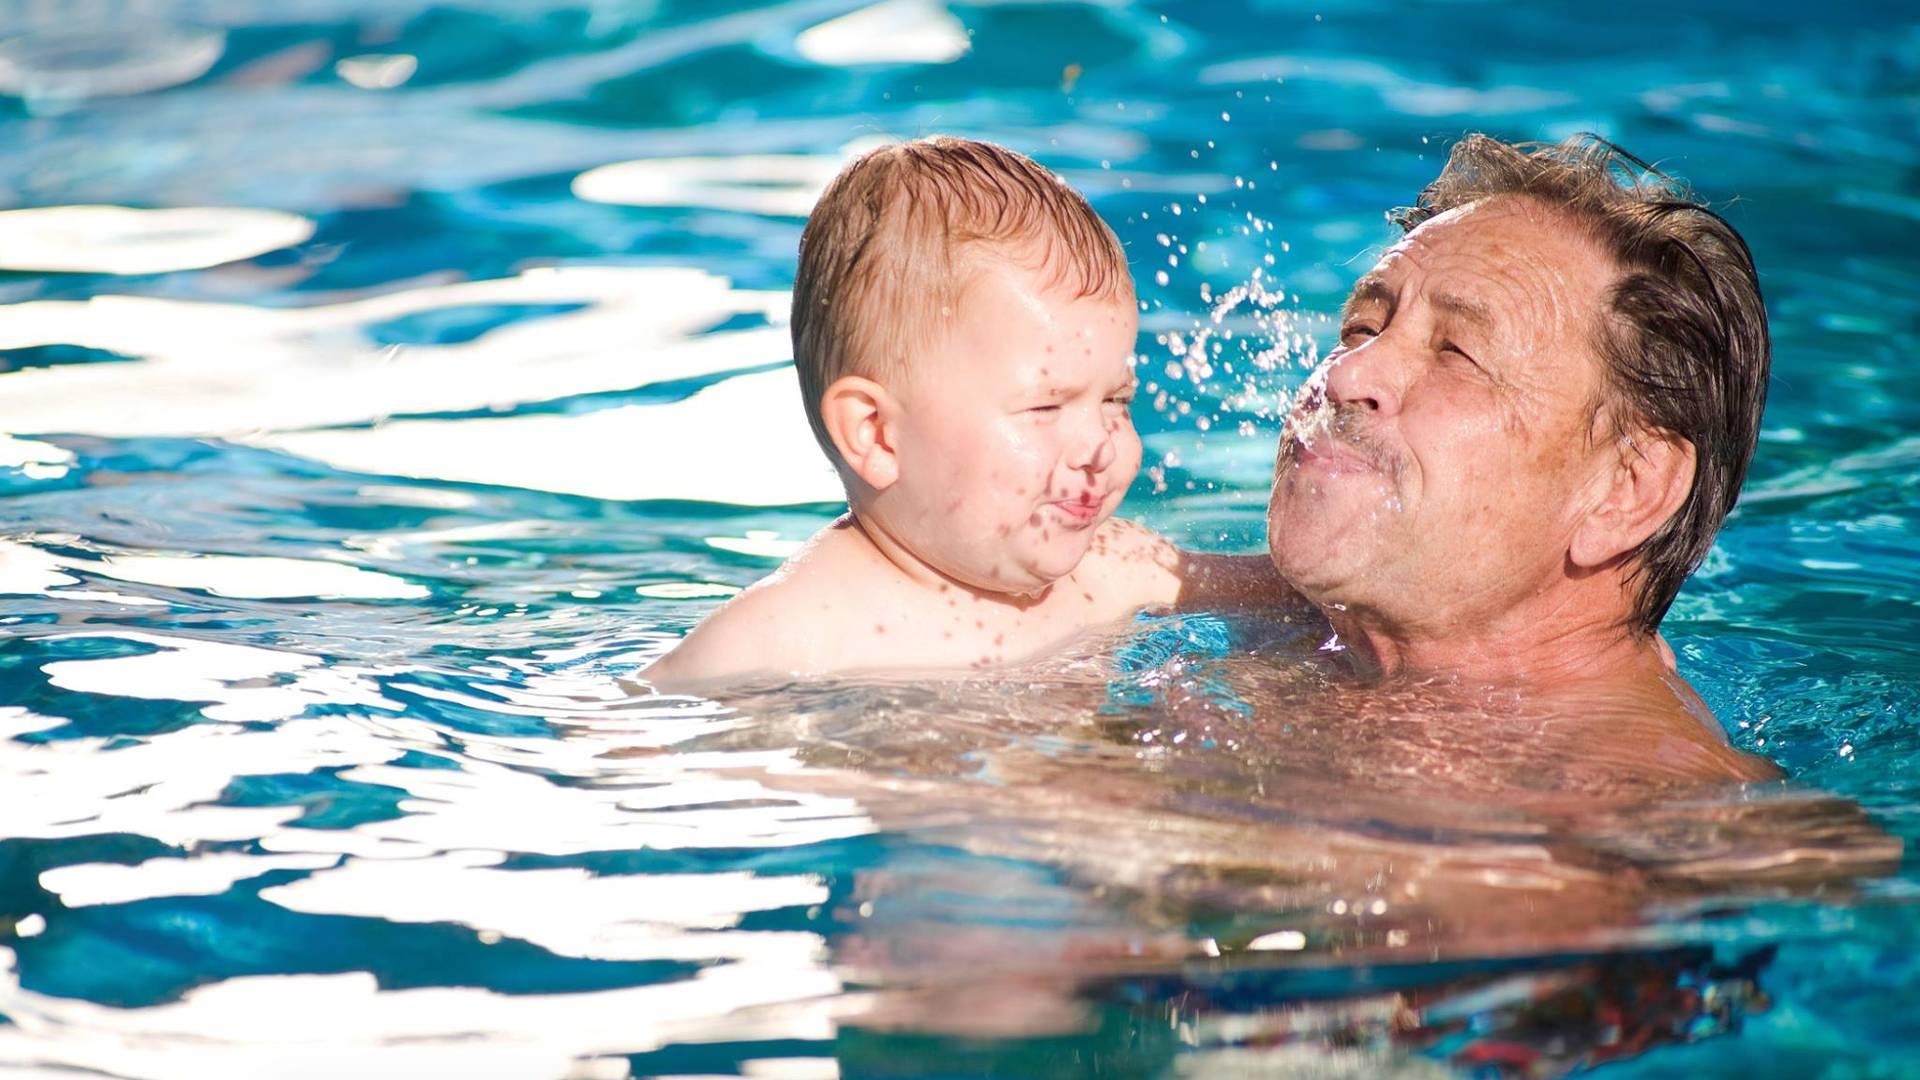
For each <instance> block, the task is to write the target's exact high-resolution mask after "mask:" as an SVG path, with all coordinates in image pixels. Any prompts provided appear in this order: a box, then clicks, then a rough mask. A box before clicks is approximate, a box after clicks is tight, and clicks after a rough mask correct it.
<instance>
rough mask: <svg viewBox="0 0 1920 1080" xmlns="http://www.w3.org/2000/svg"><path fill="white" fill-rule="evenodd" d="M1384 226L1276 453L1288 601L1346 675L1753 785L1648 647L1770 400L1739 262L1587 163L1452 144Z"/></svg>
mask: <svg viewBox="0 0 1920 1080" xmlns="http://www.w3.org/2000/svg"><path fill="white" fill-rule="evenodd" d="M1398 220H1399V222H1400V224H1401V225H1402V227H1403V228H1404V229H1406V230H1407V231H1406V235H1405V237H1404V238H1403V239H1402V240H1401V241H1400V242H1399V243H1398V244H1396V245H1395V246H1393V247H1392V248H1391V249H1389V250H1388V251H1387V252H1386V254H1385V255H1383V256H1382V257H1381V258H1380V260H1379V262H1378V263H1377V264H1376V265H1375V266H1374V267H1373V268H1372V270H1370V271H1369V272H1368V273H1367V274H1366V275H1365V276H1363V277H1362V278H1361V279H1360V281H1359V282H1358V283H1357V284H1356V285H1355V286H1354V288H1353V291H1352V295H1351V296H1350V298H1349V299H1348V301H1347V304H1346V307H1345V310H1344V311H1343V312H1342V315H1341V325H1340V342H1339V346H1338V347H1337V348H1336V349H1334V350H1333V351H1332V352H1331V353H1330V354H1329V355H1328V356H1327V358H1326V361H1325V362H1324V363H1323V364H1322V365H1321V366H1320V368H1319V370H1317V371H1316V372H1315V374H1314V375H1313V377H1312V378H1311V379H1310V380H1309V381H1308V383H1307V385H1306V386H1305V387H1304V388H1303V390H1302V392H1301V394H1300V395H1299V397H1298V398H1297V400H1296V403H1295V409H1294V413H1293V416H1292V418H1291V422H1290V423H1289V425H1288V431H1287V434H1286V436H1285V437H1284V439H1283V441H1282V444H1281V448H1280V453H1279V460H1278V463H1277V467H1276V470H1275V474H1274V486H1273V495H1272V500H1271V502H1270V504H1269V509H1268V540H1269V545H1270V548H1271V551H1272V555H1273V562H1274V565H1275V566H1276V567H1277V568H1278V570H1279V572H1280V574H1281V576H1282V577H1283V578H1284V579H1285V581H1286V582H1287V583H1288V585H1290V586H1291V587H1292V589H1294V590H1297V591H1298V593H1299V594H1300V595H1301V596H1302V597H1304V598H1305V599H1306V600H1307V601H1308V602H1310V603H1311V604H1313V605H1314V606H1315V607H1317V608H1318V609H1319V610H1320V611H1321V612H1323V613H1324V614H1325V616H1326V618H1327V619H1328V621H1329V622H1330V623H1331V624H1332V626H1333V628H1334V630H1335V631H1336V633H1337V634H1338V636H1339V639H1340V641H1341V642H1342V643H1344V644H1345V645H1346V646H1347V648H1348V649H1349V650H1350V654H1351V655H1352V656H1353V657H1354V658H1355V660H1356V662H1357V663H1358V665H1359V666H1360V667H1361V668H1362V669H1363V671H1364V672H1367V673H1371V674H1375V675H1378V676H1382V677H1393V676H1397V675H1402V674H1420V673H1435V672H1439V673H1446V674H1448V675H1450V676H1452V677H1454V678H1455V679H1457V680H1461V681H1464V682H1465V683H1473V684H1480V685H1488V684H1499V685H1519V686H1522V687H1525V688H1526V689H1527V692H1529V693H1531V694H1532V695H1534V696H1535V697H1538V698H1540V699H1542V700H1560V701H1564V702H1568V703H1572V702H1575V701H1578V702H1583V703H1585V704H1583V705H1582V706H1581V707H1582V708H1589V707H1591V706H1594V705H1596V704H1597V703H1604V706H1605V707H1604V708H1601V709H1600V712H1603V713H1604V714H1606V716H1608V717H1610V718H1616V719H1618V720H1619V721H1620V722H1621V723H1624V724H1628V725H1630V726H1629V727H1626V728H1623V729H1619V730H1617V731H1616V732H1615V734H1616V735H1618V736H1621V737H1622V738H1623V739H1625V740H1627V741H1633V740H1635V739H1639V740H1640V741H1641V745H1640V746H1639V748H1638V750H1639V751H1641V752H1653V751H1655V750H1660V751H1662V753H1663V754H1664V757H1665V759H1666V760H1667V763H1668V765H1669V766H1670V770H1669V771H1671V772H1673V773H1677V774H1681V775H1697V776H1719V775H1724V776H1751V775H1760V774H1763V773H1764V767H1763V766H1761V765H1760V764H1759V763H1757V762H1755V761H1754V760H1753V759H1748V758H1745V757H1744V756H1742V755H1736V754H1734V753H1732V752H1731V751H1729V750H1727V749H1726V747H1725V744H1724V740H1723V739H1722V737H1721V735H1720V732H1719V729H1718V727H1717V725H1715V724H1713V722H1712V718H1711V716H1710V714H1708V712H1707V710H1706V709H1705V707H1704V706H1703V705H1702V704H1701V702H1700V700H1699V698H1698V697H1697V696H1696V695H1695V694H1694V693H1693V691H1692V689H1691V688H1690V687H1688V686H1687V685H1686V683H1685V682H1684V681H1683V680H1681V679H1680V678H1679V677H1678V676H1677V675H1676V674H1674V672H1673V671H1672V667H1671V663H1670V654H1667V653H1666V652H1665V648H1664V645H1663V644H1662V643H1661V641H1660V639H1659V637H1658V634H1657V630H1658V627H1659V625H1660V620H1661V618H1662V616H1664V615H1665V613H1666V611H1667V609H1668V607H1669V606H1670V605H1671V604H1672V603H1673V599H1674V596H1675V594H1676V593H1677V592H1678V591H1679V588H1680V585H1681V583H1682V582H1683V581H1684V580H1685V579H1686V577H1687V576H1688V575H1689V574H1690V573H1692V571H1693V570H1694V568H1695V567H1697V566H1698V565H1699V563H1700V561H1701V559H1702V558H1704V557H1705V555H1706V553H1707V550H1708V548H1709V547H1710V546H1711V545H1712V543H1713V538H1714V534H1715V533H1716V532H1717V531H1718V529H1719V527H1720V523H1721V522H1722V521H1723V520H1724V519H1725V518H1726V516H1727V513H1728V512H1729V511H1730V510H1731V509H1732V508H1733V504H1734V501H1735V498H1736V496H1737V495H1738V493H1739V490H1740V485H1741V482H1742V480H1743V479H1744V477H1745V474H1746V470H1747V463H1748V461H1749V460H1750V458H1751V457H1752V453H1753V448H1754V441H1755V437H1756V433H1757V431H1758V428H1759V422H1760V413H1761V409H1762V407H1763V405H1764V402H1765V399H1766V386H1767V369H1768V354H1769V346H1768V337H1767V323H1766V313H1765V309H1764V308H1763V306H1762V304H1761V299H1760V291H1759V285H1758V281H1757V279H1756V277H1755V274H1754V268H1753V261H1752V257H1751V255H1750V254H1749V253H1748V250H1747V247H1746V245H1745V243H1744V242H1742V240H1741V239H1740V237H1739V235H1738V234H1737V233H1736V232H1735V231H1734V230H1733V228H1732V227H1731V226H1730V225H1728V224H1727V223H1726V222H1725V221H1724V220H1722V219H1721V218H1720V217H1719V216H1718V215H1716V214H1714V213H1713V212H1712V211H1710V210H1708V209H1706V208H1705V207H1703V206H1701V205H1700V204H1698V203H1697V202H1695V201H1693V199H1692V198H1691V196H1689V195H1688V194H1687V193H1686V192H1685V190H1684V189H1682V188H1680V187H1679V186H1678V185H1677V184H1675V183H1673V182H1671V181H1669V180H1667V179H1666V178H1664V177H1661V176H1659V175H1658V174H1656V173H1653V172H1652V171H1651V170H1650V169H1648V168H1647V167H1646V166H1645V165H1644V163H1642V162H1640V161H1638V160H1637V159H1635V158H1632V157H1630V156H1629V155H1627V154H1625V153H1623V152H1622V151H1620V150H1619V149H1617V148H1615V147H1613V146H1611V145H1610V144H1608V143H1605V142H1603V141H1600V140H1597V139H1581V140H1574V141H1570V142H1568V143H1564V144H1561V145H1558V146H1546V147H1533V148H1523V147H1516V146H1511V145H1508V144H1505V143H1502V142H1499V141H1497V140H1494V139H1491V138H1487V137H1485V136H1472V137H1469V138H1468V139H1466V140H1464V141H1463V142H1461V143H1460V144H1458V145H1457V146H1456V147H1455V148H1454V151H1453V154H1452V157H1451V159H1450V160H1449V161H1448V163H1447V166H1446V168H1445V170H1444V171H1443V172H1442V173H1441V175H1440V177H1439V179H1437V180H1436V181H1435V182H1434V183H1433V184H1432V185H1430V186H1429V187H1428V188H1427V190H1426V191H1425V192H1423V193H1422V194H1421V197H1420V200H1419V203H1418V205H1417V206H1415V207H1413V208H1411V209H1408V210H1405V211H1402V212H1401V213H1400V215H1399V217H1398ZM1588 715H1591V716H1598V715H1599V713H1595V712H1589V714H1588ZM1649 739H1650V740H1651V742H1648V741H1646V740H1649Z"/></svg>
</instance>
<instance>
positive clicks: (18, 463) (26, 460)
mask: <svg viewBox="0 0 1920 1080" xmlns="http://www.w3.org/2000/svg"><path fill="white" fill-rule="evenodd" d="M73 460H74V457H73V451H71V450H68V449H65V448H64V447H59V446H55V445H53V444H52V443H49V442H41V441H40V440H38V439H16V438H14V437H13V436H11V435H8V434H7V433H5V432H0V468H11V469H18V468H21V467H22V466H27V465H55V466H60V467H62V469H63V471H64V467H65V466H68V465H71V464H73Z"/></svg>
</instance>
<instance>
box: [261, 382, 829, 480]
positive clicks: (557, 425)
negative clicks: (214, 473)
mask: <svg viewBox="0 0 1920 1080" xmlns="http://www.w3.org/2000/svg"><path fill="white" fill-rule="evenodd" d="M247 441H249V442H252V443H253V444H255V445H258V446H267V447H272V448H274V449H278V450H285V451H287V452H289V453H293V454H298V455H300V456H301V457H306V458H312V459H314V460H317V461H321V462H324V463H326V464H328V465H331V466H333V467H334V468H336V469H348V470H353V471H357V472H366V473H384V474H386V475H390V476H405V477H409V478H412V479H417V480H442V481H458V482H463V483H476V484H500V485H509V486H512V487H523V488H533V489H536V490H541V491H554V492H561V493H565V494H571V495H585V496H589V497H592V498H599V499H628V500H640V499H677V500H686V501H691V502H716V503H730V504H734V505H741V506H785V505H794V504H798V503H818V502H829V503H830V502H840V501H842V500H844V499H845V498H846V494H845V491H844V489H843V488H842V487H841V485H840V479H839V477H838V476H837V475H836V474H835V473H834V471H833V467H832V466H831V465H829V464H828V463H827V459H826V457H825V456H824V455H823V454H821V452H820V449H819V446H818V444H816V443H815V442H814V440H813V433H812V431H811V429H809V428H808V426H807V422H806V418H805V417H804V416H803V415H802V413H801V410H800V401H799V393H798V389H797V387H796V385H795V381H794V375H793V372H792V371H791V370H779V371H769V372H762V373H760V374H757V375H741V376H737V377H734V378H731V379H727V380H725V381H724V382H721V383H718V384H716V385H714V386H711V387H708V388H707V389H705V390H702V391H700V392H699V393H696V394H694V395H693V396H692V397H690V398H687V399H686V400H684V401H676V402H671V403H668V404H663V405H627V406H621V407H617V408H611V409H603V410H600V411H598V412H592V413H585V414H582V415H577V416H551V415H534V416H516V417H503V418H501V419H497V420H495V419H477V420H459V421H452V420H405V421H394V422H392V423H388V424H385V425H383V426H381V427H378V428H372V429H342V430H333V431H308V432H294V433H287V434H276V435H265V436H258V437H253V438H250V439H248V440H247Z"/></svg>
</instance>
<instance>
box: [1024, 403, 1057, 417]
mask: <svg viewBox="0 0 1920 1080" xmlns="http://www.w3.org/2000/svg"><path fill="white" fill-rule="evenodd" d="M1027 411H1028V412H1030V413H1039V414H1041V415H1049V414H1052V413H1057V412H1059V411H1060V406H1059V405H1035V406H1033V407H1032V408H1030V409H1028V410H1027Z"/></svg>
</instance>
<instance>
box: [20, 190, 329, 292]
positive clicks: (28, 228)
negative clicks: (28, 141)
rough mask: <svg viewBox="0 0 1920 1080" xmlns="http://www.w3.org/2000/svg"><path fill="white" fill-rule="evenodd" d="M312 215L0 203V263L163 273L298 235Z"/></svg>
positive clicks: (229, 258) (240, 255) (308, 230)
mask: <svg viewBox="0 0 1920 1080" xmlns="http://www.w3.org/2000/svg"><path fill="white" fill-rule="evenodd" d="M312 235H313V222H311V221H309V220H307V219H306V218H304V217H301V216H300V215H298V214H289V213H285V212H283V211H279V210H248V209H243V208H238V207H193V208H175V209H165V210H137V209H134V208H132V207H126V206H44V207H35V208H32V209H27V210H4V211H0V268H4V269H7V270H24V271H35V272H41V273H75V274H123V275H125V274H164V273H168V272H171V271H177V270H199V269H203V268H205V267H209V266H218V265H220V264H221V263H229V262H235V261H238V260H240V259H251V258H253V257H254V256H256V255H264V254H266V253H267V252H269V251H278V250H280V249H281V248H286V247H292V246H293V245H295V244H300V243H304V242H305V241H306V240H307V239H308V238H309V237H311V236H312Z"/></svg>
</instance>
